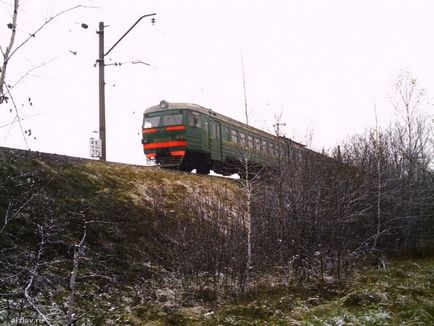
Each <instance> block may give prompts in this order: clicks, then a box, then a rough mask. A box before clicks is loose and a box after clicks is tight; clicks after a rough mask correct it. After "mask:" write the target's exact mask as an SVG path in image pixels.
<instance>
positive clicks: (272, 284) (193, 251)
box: [0, 148, 434, 325]
mask: <svg viewBox="0 0 434 326" xmlns="http://www.w3.org/2000/svg"><path fill="white" fill-rule="evenodd" d="M315 170H318V169H315ZM331 171H332V172H333V173H335V169H332V170H331ZM320 172H321V171H319V172H318V173H320ZM296 175H300V174H299V173H297V174H296ZM322 175H324V174H322ZM339 178H342V177H341V176H339ZM289 179H290V183H288V184H290V185H294V184H295V182H294V180H297V179H296V177H291V178H289ZM314 179H315V180H318V178H314ZM339 180H340V179H339ZM266 183H267V186H268V187H263V188H259V190H258V192H259V193H260V194H261V195H260V196H257V202H256V203H255V204H254V206H253V207H254V213H255V214H256V215H255V216H256V217H255V220H254V222H255V223H256V224H255V227H256V229H255V230H256V231H255V233H253V235H254V240H255V241H256V242H254V246H253V249H254V254H255V256H254V258H255V264H254V265H253V268H252V272H251V281H250V282H251V286H250V287H249V291H247V292H246V293H241V294H240V291H239V290H240V284H241V283H242V281H243V280H242V277H243V275H244V272H245V270H244V268H245V266H246V255H245V241H246V232H245V216H244V204H243V203H244V202H245V199H244V196H243V189H242V188H241V187H240V184H239V182H237V181H234V180H230V179H224V178H219V177H211V176H200V175H194V174H186V173H179V172H173V171H164V170H160V169H157V168H151V167H142V166H132V165H126V164H118V163H104V162H99V161H93V160H86V159H79V158H73V157H66V156H60V155H52V154H43V153H34V152H29V151H21V150H14V149H8V148H0V324H1V323H6V324H7V323H12V324H19V323H22V324H25V323H36V322H39V323H40V324H43V323H45V324H49V325H67V324H69V325H73V324H75V325H110V324H111V325H252V324H256V325H264V324H268V325H398V324H415V325H429V324H432V323H433V322H434V318H433V316H434V305H433V302H434V296H433V293H434V274H433V270H434V262H433V260H432V259H419V260H415V259H409V260H386V261H385V262H386V264H385V265H384V266H383V267H382V268H378V267H372V263H375V262H376V261H375V260H374V261H370V260H369V259H365V258H369V256H360V257H361V258H360V259H359V260H357V261H356V260H354V259H353V258H352V257H353V256H351V255H350V254H347V257H349V258H347V260H343V259H342V261H340V260H339V261H338V260H336V261H337V262H338V264H336V261H334V260H332V259H331V258H330V257H332V258H333V257H335V256H333V251H331V250H330V249H329V252H326V251H325V249H322V248H324V246H325V244H327V243H326V242H324V241H325V239H327V238H323V239H321V241H322V242H321V243H320V244H319V246H314V242H313V240H315V238H314V237H313V236H311V235H310V234H309V233H307V234H305V235H304V237H302V236H301V234H302V232H307V230H312V228H311V225H312V224H311V223H309V224H308V223H307V222H306V221H305V219H306V216H308V215H306V214H305V215H304V220H303V219H300V220H299V223H300V224H299V225H298V227H300V229H296V227H297V224H295V222H296V221H297V220H296V219H295V218H294V220H292V221H291V222H292V223H293V224H292V229H288V230H289V231H291V232H293V237H292V238H288V239H289V240H288V243H290V244H291V246H290V247H288V248H289V249H286V250H287V253H288V258H291V259H293V260H291V261H289V260H287V258H285V259H284V260H283V262H282V263H281V262H280V261H278V262H277V263H276V262H273V259H276V260H278V259H281V258H280V257H282V256H281V253H282V252H283V253H285V252H284V251H283V249H282V246H281V242H282V241H281V238H280V236H281V235H280V234H279V233H277V232H276V234H275V236H276V238H277V240H278V241H273V240H272V237H271V235H270V234H272V233H273V232H275V230H277V231H279V229H278V228H277V227H278V224H277V222H278V221H279V220H278V219H277V218H276V216H277V214H278V213H279V211H275V210H276V209H277V208H278V205H277V204H276V203H278V201H275V199H274V198H275V197H273V196H272V195H273V193H272V191H273V187H272V186H271V183H270V180H268V179H266ZM324 185H327V184H326V183H324ZM315 189H318V184H315ZM342 191H344V190H342ZM325 193H327V192H325ZM306 196H307V198H310V197H311V195H310V193H309V192H307V194H306ZM337 196H340V193H339V192H338V193H337ZM297 198H298V199H297V203H300V204H301V203H302V201H301V199H300V198H302V197H300V196H299V197H297ZM291 205H292V204H291ZM288 207H289V206H288ZM267 218H269V220H267ZM349 222H350V221H348V220H347V221H345V220H343V222H341V220H339V219H336V220H335V221H334V222H333V223H335V224H331V220H327V223H326V224H327V226H328V228H325V227H323V228H322V229H320V228H318V229H317V230H319V231H314V230H313V231H312V232H314V234H315V235H316V236H317V239H320V238H319V235H321V234H324V235H326V236H328V235H329V234H330V232H334V230H335V229H336V228H338V227H340V223H345V224H344V225H348V223H349ZM362 222H363V221H362ZM267 223H268V224H267ZM351 223H353V224H351V225H349V226H348V235H346V238H345V239H348V241H351V242H350V244H351V245H353V241H354V240H355V237H354V233H353V232H355V231H356V230H360V229H361V228H360V226H359V224H357V223H359V222H358V221H357V220H352V221H351ZM305 226H307V227H305ZM298 230H300V231H298ZM289 231H288V232H289ZM428 231H429V230H428ZM428 231H426V232H427V234H429V232H428ZM273 234H274V233H273ZM368 234H369V233H368ZM291 239H292V240H291ZM305 239H311V240H309V242H307V241H306V240H305ZM331 239H332V241H334V237H331ZM294 240H295V241H300V245H299V246H295V244H296V242H294ZM386 240H387V239H386ZM354 245H355V246H356V247H359V244H358V243H357V242H356V243H355V244H354ZM308 246H312V254H311V255H306V256H304V257H303V256H302V255H303V253H304V252H305V250H306V248H308ZM298 248H302V250H303V251H302V250H299V249H298ZM318 248H320V249H318ZM266 249H267V250H266ZM290 250H294V252H295V253H296V254H297V255H294V256H291V255H290V254H291V251H290ZM319 250H323V252H324V253H321V252H320V251H319ZM330 252H331V253H330ZM337 252H340V251H337ZM348 252H351V251H348ZM275 253H277V254H275ZM327 255H329V256H327ZM300 258H302V259H300ZM309 260H310V262H311V265H308V263H309ZM323 262H324V269H323ZM383 262H384V261H383Z"/></svg>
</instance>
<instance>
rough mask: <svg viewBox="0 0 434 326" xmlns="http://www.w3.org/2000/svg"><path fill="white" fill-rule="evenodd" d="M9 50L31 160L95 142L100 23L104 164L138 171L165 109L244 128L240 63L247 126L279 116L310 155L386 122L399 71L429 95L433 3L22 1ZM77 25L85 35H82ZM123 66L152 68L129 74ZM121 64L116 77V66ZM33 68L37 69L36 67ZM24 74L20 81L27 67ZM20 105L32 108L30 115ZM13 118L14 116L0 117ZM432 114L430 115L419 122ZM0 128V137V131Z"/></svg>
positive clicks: (7, 17)
mask: <svg viewBox="0 0 434 326" xmlns="http://www.w3.org/2000/svg"><path fill="white" fill-rule="evenodd" d="M20 2H21V6H20V11H19V17H18V28H17V38H16V42H15V45H19V44H20V43H21V42H22V41H23V40H24V39H25V38H26V37H27V36H28V35H29V33H32V32H34V31H35V30H36V29H37V28H38V27H39V26H40V25H41V24H42V23H43V22H44V21H45V20H46V19H47V18H49V17H51V16H53V15H55V14H56V13H58V12H60V11H62V10H64V9H67V8H70V7H73V6H76V5H78V4H81V5H86V6H92V7H95V8H79V9H75V10H73V11H70V12H68V13H65V14H63V15H61V16H60V17H58V18H56V19H55V20H53V21H52V22H51V23H49V24H48V25H47V26H46V27H45V28H44V29H43V30H42V31H41V32H40V33H38V34H37V35H36V37H35V38H32V39H31V40H30V41H29V42H28V43H27V44H26V45H25V46H23V47H22V48H21V49H20V50H19V51H17V53H16V54H15V55H14V57H13V58H12V59H11V61H10V65H9V68H8V74H7V81H8V83H9V84H10V85H14V84H15V83H16V82H17V81H18V80H19V79H20V78H21V77H22V76H23V75H27V76H26V77H25V78H24V79H22V80H21V81H20V82H19V83H18V84H17V85H16V86H15V87H14V88H13V90H12V92H13V93H12V94H13V95H14V98H15V101H16V104H17V106H18V108H19V110H20V115H21V117H22V118H23V119H24V120H23V121H22V125H23V128H24V129H25V130H28V129H31V131H32V134H31V136H30V137H29V136H26V140H27V143H28V146H29V147H30V149H32V150H37V151H44V152H53V153H59V154H67V155H72V156H81V157H89V145H88V143H89V138H90V137H92V136H93V137H98V136H97V134H95V133H92V131H94V130H98V69H97V68H95V67H94V66H93V65H94V63H95V60H96V58H97V56H98V36H97V34H96V30H97V29H98V23H99V22H100V21H104V23H105V24H106V25H107V27H106V33H105V38H106V44H105V48H106V50H107V49H109V48H110V47H111V46H112V45H113V44H114V42H116V41H117V40H118V38H119V37H120V36H121V35H122V34H123V33H124V32H125V31H126V30H127V29H128V28H129V27H130V26H131V25H132V24H133V23H134V22H135V21H136V20H137V19H138V18H139V17H140V16H142V15H144V14H149V13H154V12H155V13H157V16H156V23H155V25H154V26H153V25H152V24H151V21H150V19H144V20H143V21H141V22H140V23H139V24H138V25H137V26H136V27H135V28H134V29H133V30H132V31H131V32H130V34H128V36H127V37H126V38H125V39H124V40H123V41H122V42H121V43H120V44H119V45H118V46H117V47H116V48H115V49H114V50H113V51H112V52H111V53H110V54H109V55H108V56H107V57H106V63H108V64H109V63H115V62H124V64H123V65H121V66H107V67H106V83H107V84H106V115H107V159H108V160H111V161H118V162H128V163H137V164H143V163H144V162H145V158H144V155H143V151H142V145H141V143H140V139H141V135H140V133H141V123H142V114H143V111H144V110H145V109H146V108H147V107H149V106H152V105H155V104H157V103H159V102H160V101H161V100H163V99H165V100H167V101H170V102H191V103H196V104H200V105H202V106H205V107H208V108H212V109H213V110H215V111H217V112H219V113H222V114H225V115H228V116H230V117H232V118H235V119H238V120H243V119H244V112H243V109H244V96H243V80H242V68H241V51H242V53H243V58H244V68H245V77H246V87H247V101H248V106H249V109H250V111H251V116H250V120H251V123H252V124H253V125H254V126H256V127H258V128H261V129H264V130H266V131H270V132H271V131H273V123H275V116H276V115H278V114H280V113H282V122H284V123H286V126H285V127H284V128H283V131H284V133H285V134H286V136H287V137H290V138H293V139H295V140H296V141H300V142H305V141H306V135H307V134H308V133H309V132H310V131H312V133H313V141H312V144H311V145H312V147H313V148H314V149H317V150H320V149H321V148H322V147H325V148H330V147H331V146H334V145H336V144H339V143H341V142H342V141H344V140H345V138H346V137H348V136H349V135H352V134H355V133H361V132H363V131H364V130H365V129H366V128H367V127H369V126H373V125H374V123H375V117H374V109H373V107H374V102H375V103H376V107H377V112H378V116H379V119H380V122H381V123H382V124H383V125H386V124H387V123H389V121H391V120H392V119H393V110H392V108H391V105H390V99H389V96H390V94H391V85H392V84H393V81H394V79H395V78H396V77H397V76H398V75H399V73H400V72H401V71H403V70H409V71H411V72H412V73H413V75H414V76H415V77H416V78H417V79H418V81H419V84H420V85H421V86H422V87H424V88H426V89H427V94H428V98H430V97H431V94H432V92H433V91H434V59H433V58H434V19H433V17H434V1H432V0H426V1H422V0H420V1H418V0H411V1H410V0H408V1H404V0H383V1H381V0H375V1H369V0H363V1H357V0H352V1H349V0H347V1H343V0H327V1H321V0H315V1H313V0H311V1H309V0H299V1H296V0H292V1H290V0H286V1H285V0H267V1H265V0H263V1H258V0H245V1H242V0H237V1H233V0H220V1H203V0H202V1H201V0H183V1H174V0H173V1H162V0H159V1H144V0H128V1H116V0H106V1H102V0H92V1H91V0H88V1H86V0H82V1H73V0H63V1H58V0H51V1H48V0H21V1H20ZM12 3H13V0H0V11H1V17H0V21H1V22H2V23H1V25H0V43H1V46H2V48H3V49H4V48H5V46H6V45H7V42H8V40H9V33H10V30H9V29H8V28H7V22H10V21H11V14H12ZM82 23H86V24H87V25H88V26H89V28H88V29H83V28H81V24H82ZM133 60H141V61H143V62H146V63H149V64H150V66H147V65H143V64H131V63H130V64H128V63H127V62H131V61H133ZM125 62H126V63H125ZM41 65H42V66H41ZM38 66H40V67H39V68H37V69H34V70H32V71H30V72H29V70H31V69H33V68H35V67H38ZM29 99H30V101H29ZM10 109H12V112H9V111H10ZM429 109H430V110H431V111H432V108H429ZM14 116H15V113H14V110H13V107H12V105H11V103H9V104H7V105H5V104H3V105H1V106H0V126H1V127H0V146H8V147H18V148H26V144H25V142H24V140H23V137H22V135H21V131H20V127H19V124H18V123H14V124H11V125H8V124H9V123H10V122H11V121H12V120H13V119H14ZM5 125H6V126H5Z"/></svg>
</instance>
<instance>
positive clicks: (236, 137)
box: [231, 130, 238, 144]
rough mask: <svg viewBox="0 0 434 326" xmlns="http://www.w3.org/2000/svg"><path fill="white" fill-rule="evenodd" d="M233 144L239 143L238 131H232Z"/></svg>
mask: <svg viewBox="0 0 434 326" xmlns="http://www.w3.org/2000/svg"><path fill="white" fill-rule="evenodd" d="M231 142H233V143H235V144H236V143H238V133H237V131H236V130H232V131H231Z"/></svg>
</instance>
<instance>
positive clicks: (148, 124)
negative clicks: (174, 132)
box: [143, 117, 160, 128]
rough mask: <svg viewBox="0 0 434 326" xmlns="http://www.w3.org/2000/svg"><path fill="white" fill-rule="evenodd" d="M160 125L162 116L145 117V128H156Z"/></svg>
mask: <svg viewBox="0 0 434 326" xmlns="http://www.w3.org/2000/svg"><path fill="white" fill-rule="evenodd" d="M159 125H160V117H151V118H145V120H144V121H143V128H155V127H158V126H159Z"/></svg>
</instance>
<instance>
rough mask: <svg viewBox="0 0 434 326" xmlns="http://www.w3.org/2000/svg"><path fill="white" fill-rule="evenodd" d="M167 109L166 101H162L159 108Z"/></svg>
mask: <svg viewBox="0 0 434 326" xmlns="http://www.w3.org/2000/svg"><path fill="white" fill-rule="evenodd" d="M168 107H169V103H168V102H167V101H165V100H162V101H161V102H160V108H162V109H167V108H168Z"/></svg>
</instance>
